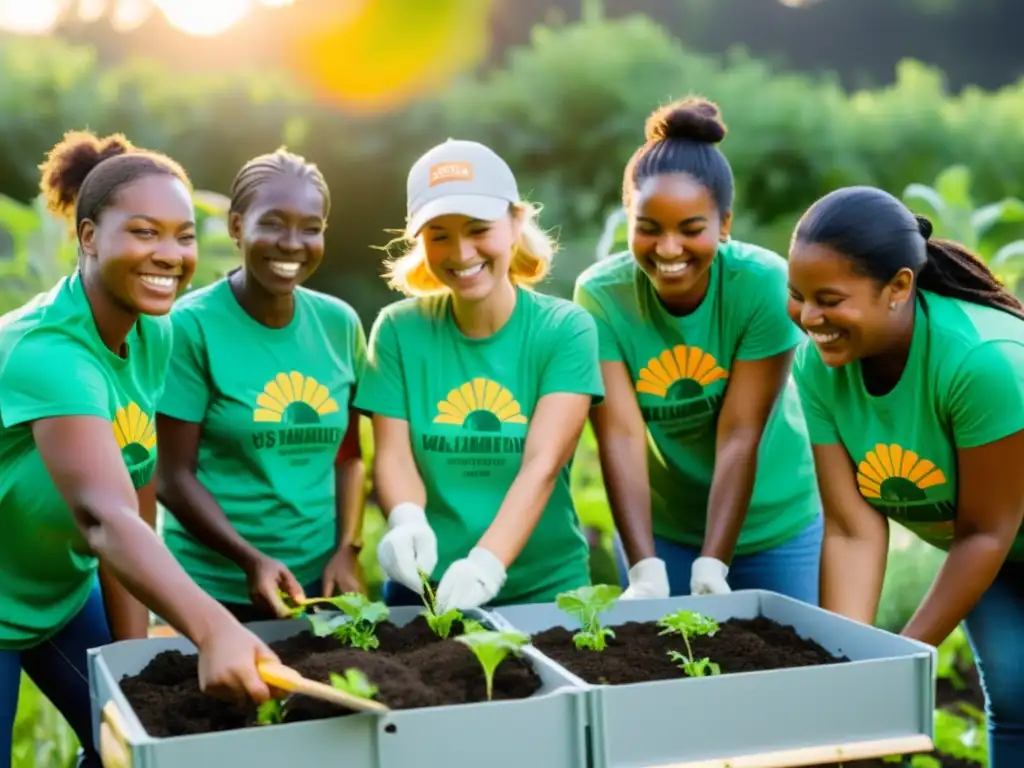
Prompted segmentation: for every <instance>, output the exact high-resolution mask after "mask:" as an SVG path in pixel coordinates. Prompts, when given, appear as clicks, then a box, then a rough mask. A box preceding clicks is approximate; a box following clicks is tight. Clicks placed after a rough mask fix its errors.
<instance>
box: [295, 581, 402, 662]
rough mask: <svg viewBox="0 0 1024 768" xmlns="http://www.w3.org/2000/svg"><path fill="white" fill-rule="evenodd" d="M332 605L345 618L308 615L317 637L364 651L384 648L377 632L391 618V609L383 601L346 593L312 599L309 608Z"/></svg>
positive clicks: (355, 593) (308, 603)
mask: <svg viewBox="0 0 1024 768" xmlns="http://www.w3.org/2000/svg"><path fill="white" fill-rule="evenodd" d="M324 603H326V604H329V605H332V606H334V607H335V608H337V609H338V610H339V611H341V612H342V615H341V616H333V617H331V618H321V617H320V616H317V615H316V614H315V613H314V614H308V615H307V618H308V619H309V623H310V625H311V626H312V630H313V634H314V635H316V636H317V637H335V638H337V639H338V640H339V641H341V642H342V643H348V644H349V645H351V646H353V647H355V648H362V649H363V650H364V651H368V650H371V649H373V648H377V647H378V646H380V641H379V640H378V639H377V635H376V634H375V633H374V632H375V630H376V628H377V625H378V624H380V623H381V622H382V621H384V620H385V619H387V617H388V616H389V615H390V611H389V610H388V607H387V606H386V605H384V603H381V602H371V601H370V600H368V599H367V598H366V596H365V595H361V594H359V593H358V592H346V593H345V594H343V595H338V596H337V597H320V598H315V599H313V600H309V601H308V602H307V605H313V604H324Z"/></svg>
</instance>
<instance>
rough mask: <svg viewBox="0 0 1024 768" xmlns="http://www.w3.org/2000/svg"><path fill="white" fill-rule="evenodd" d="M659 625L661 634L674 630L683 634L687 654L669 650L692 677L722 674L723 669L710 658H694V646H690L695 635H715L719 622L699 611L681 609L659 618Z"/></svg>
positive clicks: (673, 657) (670, 655)
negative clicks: (708, 673) (707, 673)
mask: <svg viewBox="0 0 1024 768" xmlns="http://www.w3.org/2000/svg"><path fill="white" fill-rule="evenodd" d="M658 626H659V627H662V630H661V632H659V633H658V634H661V635H670V634H672V633H673V632H675V633H678V634H680V635H682V636H683V642H684V643H685V644H686V655H685V656H684V655H683V654H681V653H679V652H678V651H669V652H668V655H669V657H670V658H671V659H672V660H673V661H676V662H680V664H679V666H680V667H682V668H683V670H684V671H685V672H686V674H687V675H689V676H690V677H704V675H705V673H706V672H710V673H711V674H713V675H718V674H721V669H720V668H719V666H718V665H717V664H715V663H713V662H712V661H711V660H710V659H699V660H696V659H694V658H693V648H691V647H690V640H691V639H692V638H694V637H702V636H704V635H713V634H715V633H716V632H717V631H718V622H717V621H715V620H714V619H712V618H711V617H709V616H705V615H704V614H702V613H698V612H697V611H686V610H679V611H675V612H674V613H669V614H667V615H665V616H662V617H661V618H660V619H658Z"/></svg>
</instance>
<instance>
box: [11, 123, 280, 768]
mask: <svg viewBox="0 0 1024 768" xmlns="http://www.w3.org/2000/svg"><path fill="white" fill-rule="evenodd" d="M41 168H42V190H43V193H44V195H45V196H46V199H47V201H48V202H49V205H50V208H51V209H52V210H53V211H54V212H56V213H58V214H61V215H63V216H65V217H67V218H68V219H69V220H70V221H71V223H72V225H73V227H74V232H75V234H76V236H77V239H78V246H79V262H78V268H77V269H76V270H75V272H74V273H73V274H72V275H71V276H70V277H67V278H63V279H61V280H60V281H59V282H58V283H57V285H56V286H54V287H53V288H52V289H51V290H50V291H48V292H47V293H45V294H41V295H39V296H36V297H35V298H34V299H32V300H31V301H29V302H28V303H27V304H25V305H24V306H23V307H21V308H20V309H17V310H14V311H13V312H11V313H9V314H7V315H5V316H3V317H2V318H0V392H2V393H3V396H2V400H0V466H2V467H3V471H2V472H0V521H2V530H3V536H0V766H2V767H4V768H9V767H10V764H11V747H12V744H11V737H12V728H13V724H14V717H15V711H16V709H17V705H18V687H19V683H20V680H21V673H22V671H24V672H25V673H26V674H27V675H28V676H29V677H30V678H31V679H32V680H33V682H35V684H36V685H37V686H39V688H40V689H41V690H42V692H43V693H44V694H45V695H46V697H47V698H48V699H49V700H50V701H51V702H53V704H54V705H55V706H56V707H57V709H58V710H59V711H60V712H61V714H62V715H63V716H64V717H65V718H66V719H67V721H68V723H69V724H70V725H71V727H72V728H73V729H74V731H75V734H76V735H77V736H78V739H79V741H80V743H81V745H82V752H81V756H80V762H79V766H89V768H99V766H100V758H99V756H98V754H97V751H96V745H95V744H94V743H93V725H92V722H91V714H92V713H91V703H90V700H89V682H88V680H89V678H88V671H87V667H86V654H87V652H88V650H89V649H90V648H96V647H99V646H102V645H105V644H108V643H110V642H111V640H112V639H125V638H127V637H144V636H145V635H146V619H147V618H148V613H147V612H146V608H150V609H152V610H154V611H155V612H156V613H158V614H159V615H160V616H161V617H163V618H165V619H166V620H167V621H168V622H169V623H170V624H171V625H172V626H173V627H174V628H175V629H177V630H178V631H179V632H180V633H181V634H183V635H185V636H186V637H187V638H188V639H189V640H191V641H192V642H193V643H194V644H195V645H196V646H197V647H198V649H199V685H200V686H201V688H202V689H203V690H205V691H207V692H208V693H211V694H218V695H223V696H230V697H245V696H248V697H251V698H252V699H254V700H255V701H257V702H259V701H263V700H266V699H267V698H268V697H269V696H270V691H269V690H268V688H267V686H266V685H265V684H264V683H263V682H262V680H261V679H260V676H259V674H258V672H257V668H256V664H257V661H258V660H259V659H261V658H265V659H270V660H273V659H275V656H274V655H273V654H272V653H271V652H270V650H269V649H268V648H267V647H266V646H265V645H264V644H263V643H261V642H260V641H259V640H258V639H257V638H256V637H255V636H254V635H252V634H251V633H249V632H248V631H247V630H245V629H244V628H243V627H242V626H241V625H240V624H239V623H237V622H236V621H235V620H234V619H233V618H232V616H231V614H229V613H228V612H227V610H226V609H225V608H224V607H223V606H221V605H220V604H218V603H217V602H215V601H214V600H213V598H211V597H209V596H208V595H207V594H206V593H205V592H203V591H202V590H201V589H200V588H199V587H198V586H196V584H195V583H193V582H192V581H191V580H190V579H189V578H188V576H186V575H185V572H184V571H183V570H182V569H181V567H180V566H178V564H177V562H176V561H175V560H174V557H173V556H172V555H171V553H170V552H168V550H167V549H166V548H165V547H164V546H163V544H162V543H161V542H160V540H159V539H158V538H157V536H156V534H155V532H154V531H153V529H152V528H151V526H150V525H149V524H147V522H145V521H144V519H143V518H144V517H148V518H150V523H151V522H152V517H153V513H154V511H155V493H154V490H153V469H154V466H155V465H156V436H155V434H154V431H153V419H154V416H155V408H156V403H157V400H158V399H159V396H160V392H161V390H162V389H163V382H164V377H165V375H166V372H167V366H168V362H169V360H170V354H171V329H170V323H169V320H168V318H167V317H166V316H167V314H168V312H170V310H171V306H172V304H173V303H174V300H175V297H176V296H177V295H178V293H179V292H180V291H181V290H183V289H184V287H185V286H186V285H187V284H188V281H189V279H190V278H191V277H192V274H193V273H194V272H195V267H196V244H195V215H194V212H193V207H192V197H191V190H190V186H189V181H188V177H187V176H186V174H185V172H184V171H183V170H182V168H181V167H180V166H179V165H178V164H177V163H175V162H174V161H173V160H171V159H170V158H168V157H166V156H164V155H161V154H159V153H156V152H150V151H145V150H140V149H136V148H135V147H134V146H132V145H131V143H130V142H129V141H128V140H127V139H125V138H124V137H123V136H120V135H115V136H110V137H107V138H104V139H98V138H97V137H95V136H93V135H92V134H89V133H81V132H71V133H68V134H67V135H66V136H65V137H64V138H63V140H62V141H60V142H59V143H58V144H57V145H56V146H55V147H54V148H53V150H51V152H50V154H49V157H48V158H47V159H46V161H45V162H44V163H43V164H42V166H41ZM97 572H99V575H100V579H101V581H102V583H103V590H102V592H101V590H100V589H99V588H97V586H96V583H97ZM104 597H106V598H107V604H106V605H105V604H104ZM135 601H139V602H135ZM108 613H109V614H110V624H113V632H112V631H111V626H110V624H108V618H107V615H108Z"/></svg>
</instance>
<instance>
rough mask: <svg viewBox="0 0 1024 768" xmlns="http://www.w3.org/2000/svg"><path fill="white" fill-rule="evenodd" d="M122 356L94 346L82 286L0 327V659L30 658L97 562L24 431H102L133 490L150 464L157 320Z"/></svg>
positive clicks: (51, 295)
mask: <svg viewBox="0 0 1024 768" xmlns="http://www.w3.org/2000/svg"><path fill="white" fill-rule="evenodd" d="M127 347H128V356H127V358H121V357H119V356H117V355H115V354H114V353H113V352H111V351H110V350H109V349H107V347H106V346H104V344H103V341H102V340H101V339H100V337H99V333H98V332H97V330H96V324H95V321H94V320H93V316H92V312H91V310H90V308H89V303H88V300H87V298H86V296H85V292H84V289H83V286H82V282H81V277H80V275H79V273H78V272H75V273H74V274H73V275H72V276H71V277H68V278H62V279H61V280H60V282H58V283H57V285H56V286H55V287H54V288H53V289H52V290H50V291H49V292H48V293H45V294H40V295H39V296H36V297H35V298H34V299H33V300H32V301H30V302H29V303H28V304H26V305H25V306H23V307H21V308H20V309H18V310H15V311H13V312H10V313H8V314H7V315H4V317H3V318H0V467H2V468H3V469H2V471H0V532H2V533H0V649H5V650H10V649H23V648H29V647H32V646H35V645H37V644H39V643H41V642H43V641H45V640H46V639H48V638H49V637H51V636H52V635H54V634H55V633H56V632H58V631H59V630H60V629H61V628H62V627H63V626H64V625H65V624H66V623H67V622H68V621H70V620H71V619H72V618H74V616H75V615H76V614H77V613H78V611H79V610H81V608H82V606H83V605H84V604H85V601H86V600H87V599H88V597H89V591H90V589H91V588H92V586H93V583H94V580H95V572H96V569H97V565H98V561H97V559H96V557H95V556H94V555H93V553H92V551H91V550H90V549H89V546H88V544H87V542H86V540H85V538H84V537H83V536H82V535H81V534H80V533H79V531H78V528H77V526H76V525H75V521H74V518H73V516H72V513H71V510H70V509H68V507H67V505H66V504H65V503H64V501H63V499H62V498H61V497H60V494H59V493H58V492H57V488H56V487H55V486H54V484H53V481H52V479H51V478H50V475H49V473H48V472H47V470H46V467H45V466H44V464H43V461H42V459H41V458H40V456H39V451H38V450H37V448H36V445H35V441H34V440H33V438H32V429H31V422H33V421H35V420H37V419H45V418H51V417H59V416H98V417H100V418H104V419H109V420H110V422H111V429H112V430H113V432H114V436H115V437H116V439H117V442H118V444H119V445H120V446H121V455H122V456H123V458H124V461H125V466H126V467H127V469H128V471H129V474H130V476H131V480H132V484H133V485H134V486H135V487H136V488H141V487H142V486H144V485H145V484H146V483H148V482H149V480H150V479H151V477H152V475H153V468H154V466H155V464H156V436H155V434H154V429H153V415H154V406H155V405H156V400H157V398H158V397H159V393H160V389H161V388H162V386H163V380H164V374H165V372H166V370H167V362H168V359H169V357H170V353H171V326H170V322H169V321H168V319H167V318H166V317H148V316H143V317H140V318H139V321H138V322H137V323H136V324H135V327H134V328H132V330H131V332H130V333H129V334H128V338H127Z"/></svg>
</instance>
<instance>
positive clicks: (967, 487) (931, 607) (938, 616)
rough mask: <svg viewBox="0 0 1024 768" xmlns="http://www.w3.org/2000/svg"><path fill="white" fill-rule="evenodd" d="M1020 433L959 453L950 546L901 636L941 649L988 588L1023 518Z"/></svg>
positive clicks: (1022, 437) (1023, 446)
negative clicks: (942, 643)
mask: <svg viewBox="0 0 1024 768" xmlns="http://www.w3.org/2000/svg"><path fill="white" fill-rule="evenodd" d="M1022 455H1024V431H1020V432H1016V433H1014V434H1012V435H1009V436H1008V437H1004V438H1002V439H1001V440H996V441H995V442H992V443H988V444H986V445H980V446H978V447H976V448H966V449H960V450H958V451H957V482H958V484H959V486H958V499H957V514H956V522H955V528H954V532H953V544H952V546H951V547H950V549H949V554H948V555H947V557H946V559H945V561H944V562H943V564H942V567H941V568H940V569H939V573H938V575H936V577H935V581H934V583H933V584H932V587H931V589H930V590H929V591H928V594H927V595H926V596H925V598H924V600H923V601H922V603H921V605H920V607H918V609H917V611H916V612H915V613H914V615H913V616H912V617H911V619H910V621H909V622H908V624H907V626H906V627H905V628H904V630H903V632H902V634H904V635H906V636H907V637H913V638H915V639H917V640H921V641H922V642H925V643H930V644H931V645H939V644H940V643H941V642H942V641H943V640H945V639H946V637H947V636H948V635H949V633H950V632H952V631H953V630H954V629H955V628H956V626H957V624H959V623H960V622H961V621H963V620H964V618H965V617H966V616H967V614H969V613H970V612H971V610H972V609H973V608H974V606H975V605H977V603H978V601H979V600H980V599H981V596H982V595H983V594H984V593H985V591H986V590H988V588H989V587H991V586H992V583H993V582H994V581H995V578H996V575H997V574H998V573H999V569H1000V568H1002V566H1003V563H1004V561H1005V560H1006V556H1007V554H1008V553H1009V551H1010V547H1011V545H1012V544H1013V541H1014V539H1015V538H1016V536H1017V533H1018V531H1019V530H1020V526H1021V522H1022V517H1024V473H1022V472H1021V471H1020V457H1021V456H1022Z"/></svg>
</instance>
